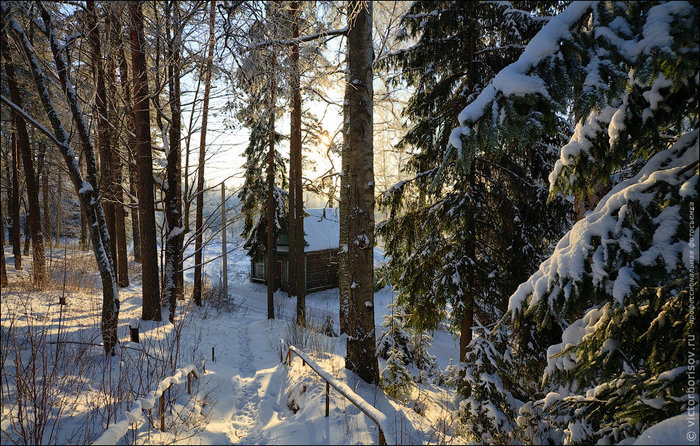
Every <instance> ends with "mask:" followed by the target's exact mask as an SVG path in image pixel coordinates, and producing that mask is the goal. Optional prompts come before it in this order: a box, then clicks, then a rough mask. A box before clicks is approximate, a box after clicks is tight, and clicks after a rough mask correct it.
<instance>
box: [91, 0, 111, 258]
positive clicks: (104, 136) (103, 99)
mask: <svg viewBox="0 0 700 446" xmlns="http://www.w3.org/2000/svg"><path fill="white" fill-rule="evenodd" d="M86 8H87V12H88V14H87V19H88V20H87V23H88V32H87V35H88V41H89V42H90V49H91V56H92V70H93V77H94V79H95V108H96V109H97V147H98V151H99V154H100V190H101V191H102V194H103V197H104V201H103V206H104V213H105V221H106V222H107V232H109V250H110V252H111V253H112V258H111V260H112V265H113V266H114V269H115V271H116V266H117V236H116V232H117V231H116V224H115V219H114V181H113V178H114V174H113V166H114V162H113V161H112V157H113V156H114V153H113V152H114V150H113V149H112V147H110V133H111V132H110V128H109V122H108V121H109V110H108V109H107V88H106V86H105V73H104V68H103V67H102V42H101V39H100V26H99V22H98V19H97V11H96V9H95V2H94V0H88V1H87V2H86Z"/></svg>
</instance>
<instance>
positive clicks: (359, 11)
mask: <svg viewBox="0 0 700 446" xmlns="http://www.w3.org/2000/svg"><path fill="white" fill-rule="evenodd" d="M347 11H348V13H347V14H348V15H347V17H348V22H349V23H348V28H349V30H348V46H347V59H346V60H347V78H346V82H347V87H346V89H345V95H346V96H345V102H346V103H347V106H346V107H345V120H346V122H347V125H346V126H345V132H344V135H343V136H344V146H343V176H342V187H343V188H345V189H346V190H347V193H346V194H345V197H344V198H345V199H346V200H347V201H346V204H345V206H344V212H343V210H341V213H340V219H341V221H342V220H344V219H345V220H346V225H347V226H346V227H347V233H345V234H343V233H341V237H344V238H343V239H341V246H344V247H345V248H346V251H347V252H346V254H345V261H346V262H347V264H346V268H347V271H346V272H347V277H348V278H349V280H350V283H349V290H348V295H347V304H348V313H347V314H348V316H347V318H348V320H347V322H348V325H347V334H348V337H347V348H346V355H345V367H346V368H348V369H350V370H352V371H353V372H355V373H356V374H357V375H358V376H359V377H360V378H361V379H363V380H364V381H366V382H368V383H371V384H379V365H378V362H377V357H376V355H375V350H376V344H375V342H376V341H375V339H376V335H375V325H374V260H373V255H374V229H375V228H374V163H373V154H374V146H373V141H372V137H373V129H374V121H373V114H372V111H373V106H374V89H373V86H372V81H373V76H372V61H373V54H374V49H373V47H372V3H371V2H361V1H354V0H353V1H349V2H348V3H347Z"/></svg>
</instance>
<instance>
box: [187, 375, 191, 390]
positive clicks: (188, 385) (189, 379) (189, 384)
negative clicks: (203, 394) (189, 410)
mask: <svg viewBox="0 0 700 446" xmlns="http://www.w3.org/2000/svg"><path fill="white" fill-rule="evenodd" d="M191 386H192V372H190V373H188V374H187V393H188V394H189V395H192V390H191Z"/></svg>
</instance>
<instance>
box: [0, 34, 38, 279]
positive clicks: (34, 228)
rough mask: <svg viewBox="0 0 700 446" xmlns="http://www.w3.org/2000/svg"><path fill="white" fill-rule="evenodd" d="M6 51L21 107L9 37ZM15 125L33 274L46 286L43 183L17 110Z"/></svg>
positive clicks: (4, 45) (9, 74) (15, 97)
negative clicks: (42, 204)
mask: <svg viewBox="0 0 700 446" xmlns="http://www.w3.org/2000/svg"><path fill="white" fill-rule="evenodd" d="M2 54H3V59H4V63H5V73H7V87H8V89H9V90H10V99H11V100H12V102H14V103H15V104H16V105H17V106H18V107H20V108H22V96H21V94H20V91H19V85H18V84H17V76H16V74H15V67H14V63H13V60H12V56H11V55H10V50H9V47H8V45H7V41H6V40H5V41H4V42H3V43H2ZM14 121H15V127H16V129H17V145H18V146H19V150H20V152H21V154H22V166H23V167H24V181H25V184H26V186H27V201H28V202H29V215H28V216H27V219H28V220H29V221H28V225H27V226H29V231H26V235H25V236H26V237H27V241H28V240H29V237H31V239H33V249H32V260H33V263H32V277H33V280H34V284H35V285H36V286H38V287H43V286H45V285H46V282H47V280H48V276H47V273H46V256H45V254H44V235H43V234H42V231H41V210H40V207H39V182H38V181H37V178H36V171H35V170H34V159H33V156H32V149H31V146H30V145H29V133H28V132H27V124H26V122H25V121H24V118H23V117H22V116H21V115H20V114H19V113H17V112H14Z"/></svg>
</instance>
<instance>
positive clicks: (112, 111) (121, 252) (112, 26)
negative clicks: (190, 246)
mask: <svg viewBox="0 0 700 446" xmlns="http://www.w3.org/2000/svg"><path fill="white" fill-rule="evenodd" d="M106 7H107V8H108V12H107V20H106V27H107V31H106V32H107V33H108V35H109V54H112V53H113V52H114V51H119V48H120V47H121V43H122V42H121V38H120V35H119V31H120V30H121V25H120V24H119V20H118V19H117V16H116V15H115V14H114V10H113V7H114V5H112V4H107V5H106ZM116 64H117V62H116V60H115V58H114V57H108V58H107V71H106V81H107V92H108V99H109V103H108V108H109V117H110V120H111V121H112V122H117V121H118V117H117V103H116V97H117V91H116V88H117V87H116V68H117V67H116ZM127 131H131V129H130V128H129V129H127ZM111 133H112V135H111V145H112V198H113V200H114V201H113V202H112V211H113V213H114V230H115V236H116V248H117V264H116V266H115V267H116V269H117V277H118V283H119V286H120V287H127V286H129V257H128V254H127V249H126V212H125V210H124V192H123V191H122V180H123V172H122V171H123V166H122V153H123V151H122V149H121V146H120V144H119V135H118V132H114V131H113V132H111ZM127 150H129V149H127Z"/></svg>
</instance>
